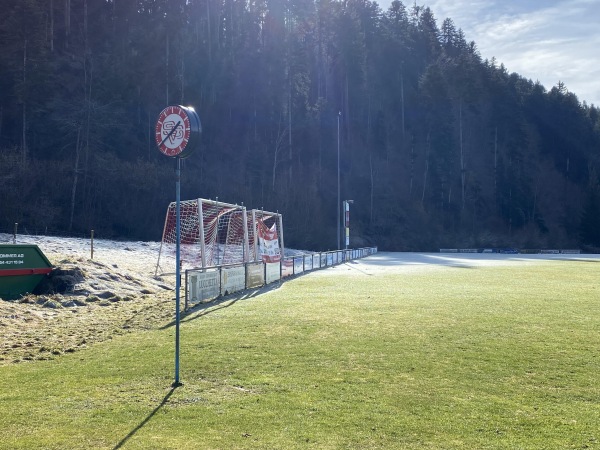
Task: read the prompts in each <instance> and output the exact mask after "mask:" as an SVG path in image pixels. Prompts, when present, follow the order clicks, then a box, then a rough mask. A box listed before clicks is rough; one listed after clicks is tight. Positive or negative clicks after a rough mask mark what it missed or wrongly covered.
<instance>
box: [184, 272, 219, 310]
mask: <svg viewBox="0 0 600 450" xmlns="http://www.w3.org/2000/svg"><path fill="white" fill-rule="evenodd" d="M188 277H189V278H188V279H189V295H188V303H189V304H192V305H193V304H196V303H201V302H205V301H207V300H212V299H214V298H217V297H218V296H219V287H220V286H219V271H218V270H212V271H209V272H195V271H190V272H189V273H188Z"/></svg>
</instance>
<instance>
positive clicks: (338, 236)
mask: <svg viewBox="0 0 600 450" xmlns="http://www.w3.org/2000/svg"><path fill="white" fill-rule="evenodd" d="M340 117H342V112H341V111H339V112H338V118H337V202H336V204H335V205H336V208H337V249H338V250H339V249H340V248H342V245H341V244H340V238H341V234H340V207H341V204H340Z"/></svg>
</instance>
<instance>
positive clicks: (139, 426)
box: [113, 386, 178, 450]
mask: <svg viewBox="0 0 600 450" xmlns="http://www.w3.org/2000/svg"><path fill="white" fill-rule="evenodd" d="M177 387H178V386H173V387H171V390H170V391H169V392H168V393H167V395H165V398H163V399H162V401H161V402H160V404H159V405H158V406H157V407H156V408H154V410H153V411H152V412H151V413H150V414H148V416H147V417H146V418H145V419H144V420H142V421H141V422H140V423H139V425H138V426H136V427H135V428H134V429H133V430H131V431H130V432H129V434H127V436H125V437H124V438H123V439H121V440H120V441H119V443H118V444H117V445H115V446H114V447H113V450H118V449H120V448H121V447H123V445H125V444H126V443H127V441H129V439H131V438H132V437H133V436H135V434H136V433H137V432H138V431H140V430H141V429H142V428H143V427H144V426H145V425H146V424H147V423H148V422H150V419H152V417H154V416H155V415H156V413H157V412H158V411H160V410H161V408H162V407H163V406H165V405H166V403H167V402H168V401H169V398H170V397H171V395H173V392H175V389H177Z"/></svg>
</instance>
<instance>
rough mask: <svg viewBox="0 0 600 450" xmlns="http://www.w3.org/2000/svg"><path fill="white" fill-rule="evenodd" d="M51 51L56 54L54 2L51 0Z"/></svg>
mask: <svg viewBox="0 0 600 450" xmlns="http://www.w3.org/2000/svg"><path fill="white" fill-rule="evenodd" d="M50 51H51V52H53V53H54V0H50Z"/></svg>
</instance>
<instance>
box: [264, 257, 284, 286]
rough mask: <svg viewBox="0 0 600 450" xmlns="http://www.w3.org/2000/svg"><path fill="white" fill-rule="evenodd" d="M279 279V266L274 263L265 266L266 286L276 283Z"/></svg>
mask: <svg viewBox="0 0 600 450" xmlns="http://www.w3.org/2000/svg"><path fill="white" fill-rule="evenodd" d="M279 278H281V265H280V264H279V263H278V262H276V263H266V264H265V282H266V283H267V284H270V283H273V282H275V281H278V280H279Z"/></svg>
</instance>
